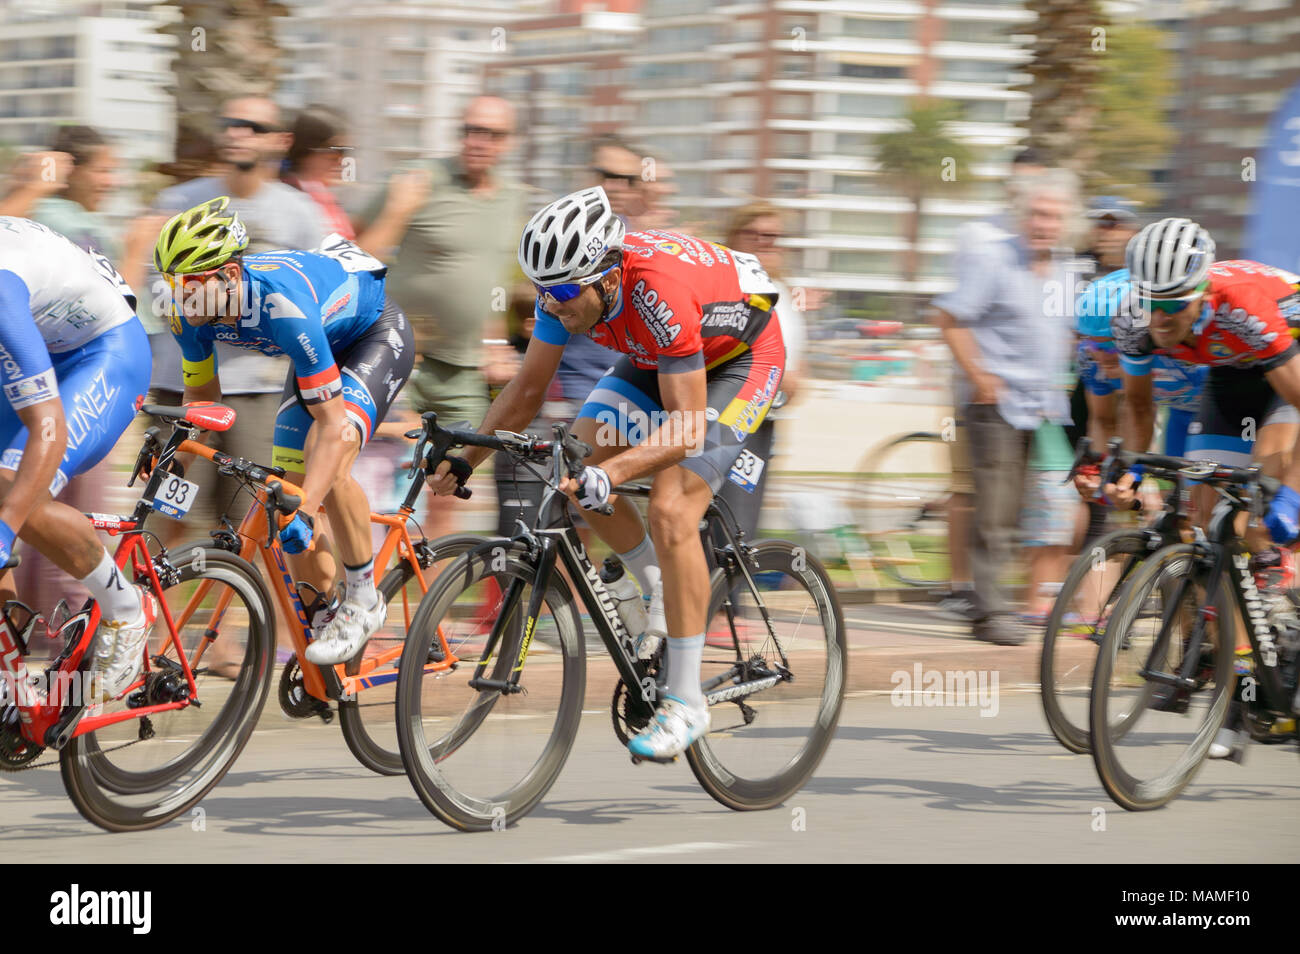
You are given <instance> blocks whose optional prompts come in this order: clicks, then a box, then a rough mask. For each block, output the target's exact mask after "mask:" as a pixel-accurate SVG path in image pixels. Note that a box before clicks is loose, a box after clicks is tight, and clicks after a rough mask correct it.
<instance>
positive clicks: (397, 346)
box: [388, 328, 406, 358]
mask: <svg viewBox="0 0 1300 954" xmlns="http://www.w3.org/2000/svg"><path fill="white" fill-rule="evenodd" d="M388 347H390V348H392V349H393V357H394V358H400V357H401V356H402V349H403V348H405V347H406V345H405V344H404V343H403V342H402V336H401V335H399V334H398V333H397V331H396V330H395V329H393V328H389V329H388Z"/></svg>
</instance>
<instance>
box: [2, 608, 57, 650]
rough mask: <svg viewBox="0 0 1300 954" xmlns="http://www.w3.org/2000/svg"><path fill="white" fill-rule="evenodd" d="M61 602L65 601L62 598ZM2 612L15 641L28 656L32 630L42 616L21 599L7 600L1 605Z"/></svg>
mask: <svg viewBox="0 0 1300 954" xmlns="http://www.w3.org/2000/svg"><path fill="white" fill-rule="evenodd" d="M59 602H60V603H62V602H63V601H62V600H60V601H59ZM0 612H3V613H4V614H5V623H6V624H7V625H8V627H9V631H10V632H11V633H13V634H14V641H15V642H17V643H18V649H19V650H20V651H21V652H22V654H23V655H24V656H26V655H27V654H28V652H30V650H29V649H28V640H29V639H30V638H31V634H32V630H33V629H34V628H35V627H36V623H37V621H39V620H40V619H41V617H39V616H37V615H36V610H34V609H32V608H31V607H30V606H28V605H27V604H26V603H24V602H22V601H21V600H6V601H5V604H4V605H3V606H0ZM15 612H17V613H18V616H17V617H15V616H14V613H15Z"/></svg>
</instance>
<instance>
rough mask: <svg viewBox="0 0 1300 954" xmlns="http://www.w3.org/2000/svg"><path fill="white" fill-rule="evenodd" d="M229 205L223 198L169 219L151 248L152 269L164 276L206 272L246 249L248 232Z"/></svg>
mask: <svg viewBox="0 0 1300 954" xmlns="http://www.w3.org/2000/svg"><path fill="white" fill-rule="evenodd" d="M229 205H230V197H229V196H224V195H223V196H219V197H218V198H215V199H212V200H211V201H209V202H204V203H203V204H202V205H196V206H195V207H194V208H192V209H187V210H186V211H184V212H182V213H180V214H179V215H174V216H172V217H171V218H170V219H168V220H167V224H166V225H164V226H163V227H162V231H161V232H159V233H158V241H157V243H156V244H155V245H154V250H153V264H154V267H155V268H157V269H158V271H160V272H163V273H165V274H176V273H193V272H206V271H210V270H211V269H214V268H218V267H220V266H222V265H224V264H226V262H228V261H230V260H231V259H232V258H234V257H235V256H236V255H238V254H239V253H241V252H242V251H244V249H246V248H248V230H247V229H245V228H244V223H243V222H241V221H239V216H238V215H237V214H236V213H235V212H234V211H228V210H227V206H229Z"/></svg>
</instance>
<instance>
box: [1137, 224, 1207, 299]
mask: <svg viewBox="0 0 1300 954" xmlns="http://www.w3.org/2000/svg"><path fill="white" fill-rule="evenodd" d="M1124 258H1125V264H1127V266H1128V270H1129V274H1130V275H1131V276H1132V279H1133V284H1134V285H1135V286H1136V287H1137V290H1138V294H1140V295H1141V296H1142V297H1143V298H1191V297H1193V295H1194V294H1195V291H1196V287H1197V286H1198V285H1200V284H1201V282H1203V281H1205V277H1206V275H1207V274H1209V271H1210V265H1211V264H1213V262H1214V239H1212V238H1210V233H1209V232H1207V231H1205V229H1203V228H1201V227H1200V226H1199V225H1197V224H1196V223H1195V222H1193V221H1192V220H1191V219H1179V218H1168V219H1161V220H1160V221H1159V222H1152V223H1151V224H1150V225H1148V226H1147V227H1146V228H1144V229H1143V230H1142V231H1141V232H1139V233H1138V234H1137V235H1135V236H1133V237H1132V238H1131V239H1129V243H1128V248H1127V249H1126V250H1125V253H1124Z"/></svg>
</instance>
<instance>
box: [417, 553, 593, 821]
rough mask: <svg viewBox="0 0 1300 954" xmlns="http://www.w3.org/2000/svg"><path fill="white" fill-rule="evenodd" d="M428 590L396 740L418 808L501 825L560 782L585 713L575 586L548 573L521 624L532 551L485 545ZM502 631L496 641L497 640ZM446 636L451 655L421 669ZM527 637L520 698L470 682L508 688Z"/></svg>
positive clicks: (445, 817)
mask: <svg viewBox="0 0 1300 954" xmlns="http://www.w3.org/2000/svg"><path fill="white" fill-rule="evenodd" d="M484 543H485V544H493V543H494V544H495V545H483V546H480V547H479V548H478V549H476V550H475V551H474V552H472V553H467V554H465V555H463V556H461V557H459V558H457V559H456V560H455V561H454V562H453V563H452V564H451V565H450V566H449V567H447V569H446V570H444V571H443V573H442V574H441V575H440V576H439V577H438V579H437V581H435V582H434V584H433V585H432V587H430V589H429V592H428V594H426V596H425V598H424V600H423V601H422V602H421V603H420V608H419V610H418V612H417V613H416V614H415V618H414V619H413V620H412V621H411V632H410V634H409V636H408V637H407V640H406V647H405V650H404V652H403V654H402V660H401V664H400V675H399V677H398V681H397V739H398V744H399V747H400V750H401V754H402V763H403V765H404V766H405V767H406V772H407V776H408V777H409V778H410V780H411V785H412V787H413V788H414V789H415V792H416V794H417V795H419V797H420V800H421V801H422V802H424V804H425V806H426V807H427V808H428V809H429V810H430V811H431V812H433V813H434V814H435V815H436V816H438V818H440V819H442V820H443V821H444V822H446V823H447V824H448V825H451V826H452V827H453V828H458V829H460V830H461V831H483V830H486V829H489V828H501V827H504V826H506V825H509V824H511V823H513V822H514V821H515V820H517V819H518V818H520V817H522V816H523V815H525V814H527V813H528V812H529V811H531V810H532V808H533V807H534V806H535V805H536V804H537V803H538V802H539V801H540V800H541V799H542V797H543V796H544V795H545V794H546V792H547V791H548V790H549V789H550V787H551V785H552V784H554V782H555V779H556V778H557V777H558V776H559V774H560V770H561V769H562V768H563V767H564V763H565V760H566V759H567V758H568V755H569V750H570V748H571V747H572V745H573V739H574V737H575V736H576V735H577V732H578V721H579V719H580V718H581V715H582V700H583V693H584V691H585V686H586V670H585V648H584V644H583V641H582V625H581V623H580V621H579V619H578V615H577V610H576V607H575V605H574V601H573V596H572V593H571V592H570V590H569V588H568V585H567V584H566V583H565V582H564V580H563V578H562V577H561V576H560V575H559V574H558V573H557V574H555V575H554V576H552V578H551V581H550V584H549V586H548V588H547V592H546V594H545V598H544V600H543V602H542V604H541V609H540V611H539V613H538V618H537V621H536V623H535V625H533V626H528V625H527V624H526V622H525V619H524V617H525V615H526V612H527V606H528V600H529V598H530V596H531V595H532V592H533V585H532V580H533V574H534V567H533V565H532V564H531V563H530V562H529V560H528V552H527V548H526V547H524V546H523V545H522V544H517V543H511V542H510V541H508V540H505V539H500V540H498V541H485V542H484ZM494 631H495V632H496V633H497V637H496V639H495V642H494V641H493V633H494ZM442 639H445V640H446V643H447V645H448V647H449V648H450V650H451V652H452V653H453V654H454V656H455V657H456V663H455V666H454V667H453V668H452V669H450V670H446V669H444V670H443V671H430V670H429V669H427V668H426V663H427V661H428V659H429V653H430V652H432V651H433V650H434V649H435V647H437V646H438V645H440V640H442ZM524 640H527V641H528V653H527V657H526V660H527V665H526V667H525V669H524V671H523V674H522V676H521V678H520V682H519V685H520V687H521V688H522V690H523V691H522V692H514V693H503V692H501V691H500V690H499V689H495V688H486V687H484V688H478V689H476V688H474V687H472V686H470V685H469V683H470V681H471V679H473V678H474V676H475V672H476V670H477V669H478V668H479V667H480V663H482V664H483V672H482V678H484V679H489V680H496V681H503V680H506V679H508V678H509V676H510V674H511V669H512V668H513V667H514V664H515V659H516V657H517V655H518V648H519V646H520V643H521V641H524Z"/></svg>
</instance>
